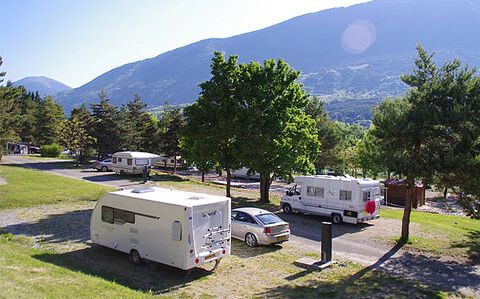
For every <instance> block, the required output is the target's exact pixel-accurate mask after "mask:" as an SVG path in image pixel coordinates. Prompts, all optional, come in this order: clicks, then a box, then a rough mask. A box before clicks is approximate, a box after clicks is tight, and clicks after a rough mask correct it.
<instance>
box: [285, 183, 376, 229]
mask: <svg viewBox="0 0 480 299" xmlns="http://www.w3.org/2000/svg"><path fill="white" fill-rule="evenodd" d="M295 183H296V185H295V186H293V187H292V188H290V189H289V190H288V191H287V194H286V195H284V196H282V200H281V206H282V208H283V211H284V212H285V214H290V213H292V212H301V213H308V214H314V215H321V216H329V217H332V221H333V222H334V223H336V224H338V223H342V222H348V223H353V224H356V223H359V222H363V221H367V220H371V219H376V218H379V217H380V182H379V181H377V180H372V179H356V178H352V177H349V176H346V177H337V176H328V175H315V176H298V177H296V178H295Z"/></svg>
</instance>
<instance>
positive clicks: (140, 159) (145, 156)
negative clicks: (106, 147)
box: [112, 152, 160, 175]
mask: <svg viewBox="0 0 480 299" xmlns="http://www.w3.org/2000/svg"><path fill="white" fill-rule="evenodd" d="M159 159H160V156H159V155H155V154H150V153H145V152H118V153H115V154H113V156H112V170H113V171H114V172H115V173H119V174H121V175H124V174H141V173H142V172H143V168H144V167H148V168H149V169H150V168H151V167H152V164H153V163H155V161H158V160H159Z"/></svg>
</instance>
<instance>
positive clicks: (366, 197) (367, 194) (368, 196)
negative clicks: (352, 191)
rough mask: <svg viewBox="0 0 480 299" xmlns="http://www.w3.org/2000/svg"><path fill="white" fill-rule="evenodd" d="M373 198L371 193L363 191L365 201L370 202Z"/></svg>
mask: <svg viewBox="0 0 480 299" xmlns="http://www.w3.org/2000/svg"><path fill="white" fill-rule="evenodd" d="M370 198H371V195H370V191H363V201H369V200H370Z"/></svg>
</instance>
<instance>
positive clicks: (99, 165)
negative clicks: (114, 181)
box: [93, 158, 112, 172]
mask: <svg viewBox="0 0 480 299" xmlns="http://www.w3.org/2000/svg"><path fill="white" fill-rule="evenodd" d="M93 168H95V169H96V170H98V171H103V172H105V171H112V159H111V158H108V159H104V160H101V161H95V163H93Z"/></svg>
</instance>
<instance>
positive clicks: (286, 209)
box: [282, 203, 293, 215]
mask: <svg viewBox="0 0 480 299" xmlns="http://www.w3.org/2000/svg"><path fill="white" fill-rule="evenodd" d="M282 208H283V212H284V213H285V214H287V215H290V214H292V212H293V211H292V206H291V205H289V204H288V203H286V204H284V205H283V206H282Z"/></svg>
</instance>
